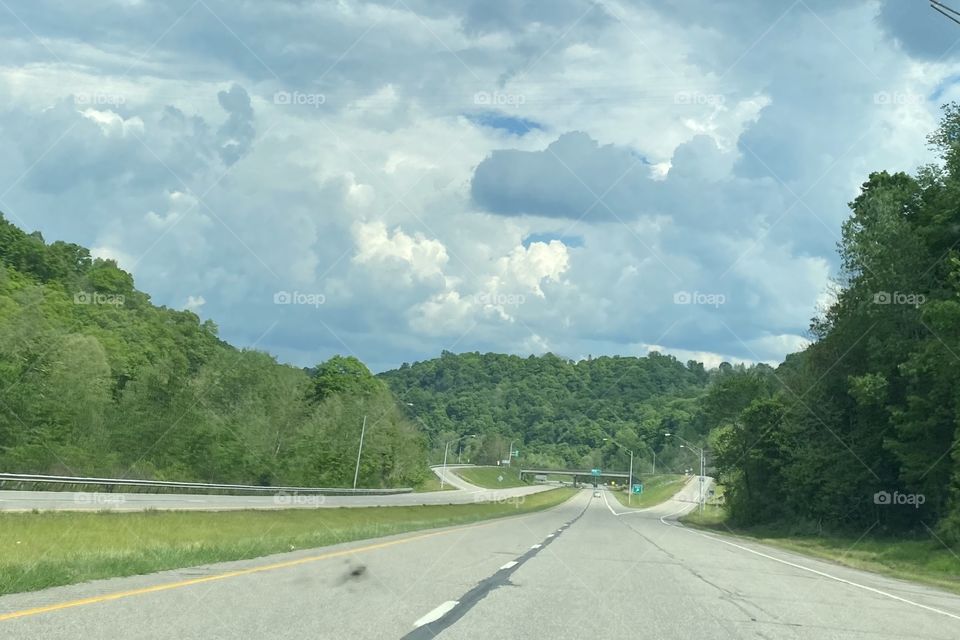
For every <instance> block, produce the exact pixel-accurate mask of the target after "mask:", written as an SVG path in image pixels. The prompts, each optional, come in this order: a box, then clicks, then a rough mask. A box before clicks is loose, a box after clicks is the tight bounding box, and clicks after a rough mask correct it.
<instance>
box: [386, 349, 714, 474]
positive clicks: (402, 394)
mask: <svg viewBox="0 0 960 640" xmlns="http://www.w3.org/2000/svg"><path fill="white" fill-rule="evenodd" d="M380 378H381V379H382V380H384V381H386V382H387V384H389V385H390V387H391V388H392V389H393V391H394V393H395V394H396V395H397V397H398V398H400V399H401V400H403V401H405V402H408V403H409V405H410V411H411V412H413V413H414V414H415V416H416V417H417V419H418V421H420V423H421V424H423V426H424V428H425V430H426V432H427V434H428V435H429V436H430V437H431V441H432V442H433V443H434V445H433V449H432V451H431V460H432V461H434V462H440V461H441V460H442V459H443V449H444V443H446V442H449V441H452V440H454V439H456V438H458V437H460V436H463V435H467V434H478V435H479V436H480V437H478V438H475V439H473V438H468V439H465V440H463V441H462V446H463V455H462V459H463V461H464V462H467V461H469V462H473V463H477V464H488V465H495V464H497V461H498V460H505V459H506V457H507V455H508V451H509V448H510V443H511V442H513V447H514V449H518V450H519V451H520V460H521V464H522V465H523V466H536V467H547V468H570V467H585V468H590V467H592V466H597V465H601V466H607V467H617V468H621V469H626V468H627V466H628V464H629V462H628V461H629V456H628V455H627V454H626V453H625V451H624V449H623V447H626V448H630V449H633V450H634V452H635V459H634V463H635V465H636V467H637V469H640V468H641V465H643V466H644V467H649V466H650V465H651V464H652V459H653V452H654V451H657V453H658V456H659V455H660V454H661V453H663V454H664V457H663V458H662V459H661V458H659V457H658V466H660V463H661V462H663V463H664V465H666V466H664V467H663V468H669V467H670V465H672V464H680V462H678V456H682V455H684V452H683V451H681V450H677V448H676V447H668V448H666V449H665V448H664V447H665V444H666V443H665V441H664V438H663V435H662V434H663V433H665V432H678V433H681V434H684V437H687V436H689V437H690V438H699V437H700V436H701V435H702V434H704V433H705V432H706V431H705V426H704V423H703V421H702V416H701V411H700V408H699V407H698V405H697V398H698V396H699V395H700V394H702V393H703V389H704V386H705V385H706V384H707V382H708V380H709V379H710V375H709V374H708V373H707V372H706V371H705V370H704V368H703V365H701V364H699V363H694V362H691V363H687V364H686V365H684V364H682V363H680V362H678V361H677V360H676V359H675V358H673V357H671V356H664V355H661V354H659V353H651V354H650V355H649V356H647V357H645V358H633V357H602V358H590V359H587V360H582V361H579V362H573V361H570V360H564V359H562V358H559V357H557V356H555V355H553V354H546V355H544V356H539V357H536V356H530V357H528V358H521V357H518V356H509V355H501V354H495V353H487V354H480V353H463V354H459V355H457V354H453V353H449V352H444V353H443V354H442V355H441V356H440V357H439V358H435V359H433V360H428V361H425V362H418V363H415V364H413V365H408V364H404V365H403V366H402V367H400V368H399V369H397V370H394V371H389V372H386V373H384V374H381V375H380ZM604 438H612V439H614V440H616V441H617V442H619V443H620V444H621V445H622V447H618V446H617V445H616V444H614V443H613V442H612V441H609V440H608V441H604ZM459 446H460V445H457V447H458V448H459Z"/></svg>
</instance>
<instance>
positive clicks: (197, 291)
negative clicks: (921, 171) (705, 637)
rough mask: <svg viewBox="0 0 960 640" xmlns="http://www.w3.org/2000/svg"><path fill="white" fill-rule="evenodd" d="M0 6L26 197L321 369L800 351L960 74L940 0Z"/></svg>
mask: <svg viewBox="0 0 960 640" xmlns="http://www.w3.org/2000/svg"><path fill="white" fill-rule="evenodd" d="M0 15H4V19H3V20H0V38H2V39H3V43H4V52H5V56H4V62H3V63H2V65H0V131H2V133H3V140H4V143H5V145H4V147H5V153H4V154H3V157H2V158H0V211H3V212H4V214H5V215H6V216H7V217H8V218H10V219H11V220H12V221H14V222H15V223H17V224H19V225H20V226H22V227H24V228H26V229H28V230H30V231H33V230H40V231H42V232H43V234H44V236H45V237H46V238H47V239H48V240H54V239H64V240H68V241H72V242H77V243H81V244H84V245H86V246H89V247H91V248H92V249H93V250H94V252H95V253H96V255H99V256H103V257H110V258H114V259H116V260H117V261H118V262H119V263H120V265H121V266H122V267H124V268H125V269H127V270H129V271H131V272H132V273H133V274H134V276H135V277H136V280H137V284H138V286H139V287H140V288H141V289H143V290H145V291H147V292H148V293H150V294H151V295H152V297H153V300H154V301H155V302H156V303H158V304H164V305H168V306H171V307H176V308H190V309H192V310H194V311H195V312H196V313H198V314H199V315H200V316H201V317H203V318H212V319H214V320H215V321H216V322H217V323H218V325H219V326H220V329H221V335H222V336H223V337H224V338H225V339H227V340H229V341H230V342H232V343H233V344H236V345H238V346H246V347H255V348H258V349H264V350H267V351H269V352H271V353H274V354H275V355H277V356H278V357H279V358H280V359H281V360H283V361H286V362H291V363H295V364H298V365H311V364H314V363H316V362H318V361H321V360H323V359H326V358H328V357H330V356H331V355H333V354H336V353H344V354H354V355H356V356H358V357H360V358H361V359H363V360H364V361H365V362H367V363H369V364H370V365H371V367H373V368H374V369H377V370H383V369H386V368H391V367H394V366H397V365H399V364H400V363H402V362H404V361H413V360H420V359H425V358H429V357H433V356H435V355H437V354H439V353H440V351H442V350H444V349H446V350H450V351H466V350H481V351H487V350H491V351H502V352H509V353H518V354H529V353H543V352H545V351H553V352H554V353H558V354H560V355H563V356H566V357H569V358H581V357H585V356H586V355H588V354H592V355H594V356H596V355H600V354H625V355H642V354H645V353H647V352H648V351H650V350H651V349H657V350H660V351H665V352H668V353H673V354H675V355H677V356H678V357H680V358H682V359H687V358H691V357H692V358H697V359H701V360H704V361H706V362H707V363H708V364H716V363H717V362H719V361H721V360H722V359H727V360H730V361H770V362H773V361H778V360H780V359H781V358H782V357H783V356H784V355H785V354H786V353H789V352H791V351H793V350H796V349H799V348H802V347H803V345H804V344H805V341H806V339H807V332H806V329H807V326H808V323H809V320H810V318H811V317H812V316H814V315H816V314H817V313H818V312H819V311H820V310H822V309H823V307H824V305H827V304H829V302H830V299H831V295H832V294H831V292H832V291H833V287H834V285H833V282H834V280H835V279H836V278H837V277H838V276H839V275H840V274H839V273H838V271H837V269H838V260H837V257H836V252H835V248H836V244H837V242H838V241H839V239H840V228H841V224H842V221H843V220H844V218H845V217H846V215H847V208H846V203H847V202H849V201H850V200H852V199H853V197H855V195H856V193H857V188H858V185H859V184H861V183H862V182H863V181H865V180H866V178H867V175H868V174H869V172H870V171H874V170H879V169H887V170H891V171H895V170H905V171H912V170H914V169H915V168H916V167H917V166H918V165H920V164H923V163H926V162H930V161H931V160H933V158H931V157H930V152H929V149H928V148H927V145H926V142H925V136H926V134H927V133H928V132H929V131H931V130H932V129H933V128H934V127H935V126H936V123H937V120H938V117H939V114H938V112H939V105H940V104H941V103H943V102H946V101H949V100H952V99H954V98H955V97H956V93H957V88H956V84H957V83H956V78H957V77H960V68H958V67H960V65H958V56H960V44H958V41H960V27H957V25H955V24H953V23H951V22H949V21H948V20H946V19H945V18H943V17H942V16H939V15H938V14H936V13H934V12H933V11H931V10H930V9H929V8H928V7H927V6H926V5H925V4H924V3H922V2H901V1H898V2H893V1H891V2H876V1H871V2H859V1H850V2H844V3H835V2H826V1H825V0H806V1H802V0H801V1H796V2H769V1H766V2H761V1H759V0H744V1H743V2H737V3H715V2H707V1H706V0H693V1H685V2H679V1H676V2H673V1H670V2H666V1H664V2H637V1H632V0H620V1H617V2H613V1H606V0H603V1H599V2H592V1H591V2H587V1H581V0H554V1H552V2H549V3H547V2H538V1H536V0H512V1H510V2H505V1H504V2H501V1H493V2H491V1H487V0H456V1H453V0H452V1H446V2H427V1H425V0H423V1H417V0H395V1H393V0H381V1H375V2H374V1H371V2H352V1H350V0H343V1H341V2H336V3H333V2H330V3H325V2H318V3H310V2H299V1H297V2H294V1H282V0H277V1H275V2H270V3H256V4H250V3H241V4H238V3H234V2H227V1H226V0H223V1H220V0H195V1H181V0H172V1H170V2H163V3H160V2H149V1H147V0H90V1H88V2H82V3H60V2H53V1H45V0H35V1H26V0H20V1H14V0H7V2H6V3H3V4H2V5H0ZM284 294H286V295H284ZM285 300H286V301H289V302H286V303H281V302H283V301H285Z"/></svg>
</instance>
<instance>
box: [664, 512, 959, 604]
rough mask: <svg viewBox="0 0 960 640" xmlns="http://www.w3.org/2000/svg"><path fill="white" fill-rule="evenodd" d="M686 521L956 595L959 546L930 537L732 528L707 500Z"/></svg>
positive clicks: (724, 515)
mask: <svg viewBox="0 0 960 640" xmlns="http://www.w3.org/2000/svg"><path fill="white" fill-rule="evenodd" d="M681 522H683V523H684V524H688V525H692V526H694V527H697V528H700V529H708V530H710V531H714V532H717V533H725V534H728V535H732V536H736V537H740V538H745V539H749V540H753V541H756V542H761V543H763V544H767V545H770V546H771V547H778V548H780V549H785V550H787V551H793V552H796V553H800V554H804V555H808V556H813V557H815V558H820V559H823V560H830V561H832V562H836V563H837V564H841V565H844V566H847V567H852V568H854V569H863V570H864V571H872V572H874V573H879V574H883V575H887V576H891V577H894V578H901V579H904V580H913V581H915V582H922V583H924V584H929V585H933V586H935V587H940V588H942V589H947V590H949V591H953V592H954V593H960V554H958V552H960V550H953V549H950V548H949V547H947V546H946V545H945V544H943V543H942V542H940V541H939V540H937V539H936V538H935V537H933V536H932V535H928V536H923V537H917V538H913V539H904V538H891V537H880V536H871V535H869V534H868V535H865V536H863V537H858V536H855V535H813V534H803V533H797V532H796V531H793V530H790V529H787V528H785V527H770V526H764V527H751V528H741V527H734V526H732V525H731V524H730V523H729V521H728V514H727V512H726V510H725V509H724V508H723V506H722V505H721V504H716V503H714V504H707V505H705V506H704V511H703V515H702V516H701V515H700V514H699V512H698V511H697V510H694V511H692V512H690V513H689V514H687V515H686V516H684V517H683V518H681Z"/></svg>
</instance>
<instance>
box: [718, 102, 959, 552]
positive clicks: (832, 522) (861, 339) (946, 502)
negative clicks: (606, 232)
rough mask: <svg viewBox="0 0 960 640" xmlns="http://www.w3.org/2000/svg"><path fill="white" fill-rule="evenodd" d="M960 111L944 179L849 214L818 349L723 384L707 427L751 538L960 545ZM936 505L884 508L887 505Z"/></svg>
mask: <svg viewBox="0 0 960 640" xmlns="http://www.w3.org/2000/svg"><path fill="white" fill-rule="evenodd" d="M958 131H960V106H958V105H956V104H951V105H948V106H947V107H946V108H945V112H944V117H943V120H942V122H941V126H940V128H939V129H938V130H937V132H935V133H934V134H933V135H932V136H931V137H930V141H931V143H933V144H934V145H935V146H936V147H937V148H938V150H939V151H940V154H941V157H942V158H943V160H944V164H943V166H929V167H924V168H922V169H920V170H919V171H918V172H917V174H916V175H915V176H909V175H906V174H904V173H896V174H889V173H887V172H879V173H874V174H871V175H870V178H869V180H868V181H867V182H866V183H864V184H863V186H862V188H861V192H860V195H859V196H858V197H857V198H856V199H855V200H854V201H853V202H852V203H850V208H851V211H852V215H851V216H850V218H849V220H847V221H846V222H845V224H844V226H843V241H842V243H841V245H840V253H841V257H842V263H843V267H844V272H843V278H842V282H841V283H840V284H841V285H842V286H841V289H840V290H839V292H838V294H837V299H836V302H835V303H834V304H833V305H831V306H830V307H829V308H828V309H827V310H826V311H825V312H824V314H823V315H822V316H821V317H818V318H816V319H814V321H813V324H812V327H811V328H812V332H813V334H814V336H815V337H816V338H817V340H816V342H815V343H813V344H812V345H811V346H810V347H808V348H807V349H806V350H805V351H804V352H803V353H801V354H794V355H793V356H791V357H789V358H788V359H787V361H786V362H784V364H782V365H781V366H780V367H779V368H778V369H777V371H776V372H775V373H772V375H771V379H772V380H773V381H774V384H773V385H772V386H771V385H767V384H760V385H758V384H757V381H756V380H755V379H751V378H750V374H749V373H747V372H744V373H740V374H736V377H739V378H740V379H739V380H727V381H726V382H723V383H721V381H718V382H716V383H715V384H714V385H713V387H712V388H711V389H710V391H709V392H708V394H707V396H706V399H705V405H704V415H705V417H706V419H707V420H708V422H710V426H711V427H714V428H715V429H716V430H715V432H714V434H713V435H712V440H711V441H712V443H713V445H714V448H715V454H716V466H717V469H718V471H719V472H720V474H721V477H722V479H723V480H724V482H725V483H726V484H727V487H728V502H729V508H730V514H731V516H732V518H733V519H734V521H738V522H741V523H763V522H768V523H771V522H775V521H778V520H779V521H783V522H791V523H812V524H814V525H816V526H817V527H818V528H819V529H827V528H833V529H838V530H850V531H854V532H856V531H860V532H862V531H864V530H866V529H868V528H872V527H874V526H876V525H879V527H878V529H877V530H879V531H884V530H885V531H892V532H903V531H909V530H917V531H924V530H925V528H926V527H928V526H933V525H934V523H939V525H938V526H939V529H940V534H941V536H942V538H943V539H944V540H947V541H949V542H953V543H957V542H960V464H958V463H960V448H958V447H957V443H958V436H960V432H958V427H960V423H958V418H960V254H958V252H957V250H956V247H957V245H958V244H960V208H958V206H957V203H958V202H960V154H958V149H960V147H958V144H957V141H958V140H960V136H958V134H957V132H958ZM877 492H887V493H889V494H893V493H894V492H899V493H901V494H904V493H905V494H922V495H923V499H924V502H923V504H922V506H920V507H919V508H916V507H915V506H914V505H912V504H907V505H902V506H898V505H895V504H894V505H887V504H882V503H881V504H877V503H876V502H875V500H874V494H875V493H877Z"/></svg>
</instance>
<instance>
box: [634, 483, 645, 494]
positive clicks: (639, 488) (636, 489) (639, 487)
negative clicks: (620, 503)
mask: <svg viewBox="0 0 960 640" xmlns="http://www.w3.org/2000/svg"><path fill="white" fill-rule="evenodd" d="M633 492H634V493H643V485H642V484H635V485H633Z"/></svg>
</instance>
